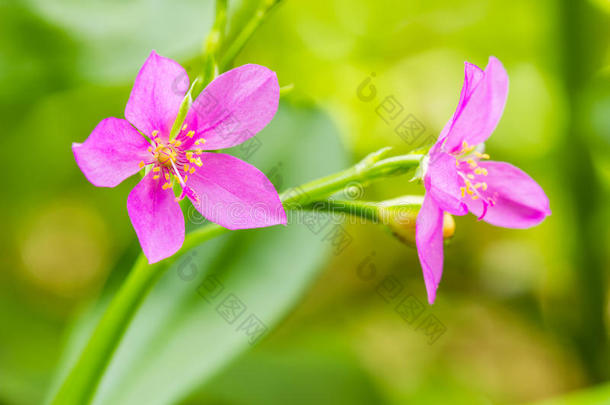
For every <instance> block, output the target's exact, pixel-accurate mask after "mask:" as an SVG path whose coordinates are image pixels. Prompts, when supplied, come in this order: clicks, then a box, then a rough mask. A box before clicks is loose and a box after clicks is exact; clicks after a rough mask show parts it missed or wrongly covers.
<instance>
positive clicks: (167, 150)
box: [154, 145, 178, 167]
mask: <svg viewBox="0 0 610 405" xmlns="http://www.w3.org/2000/svg"><path fill="white" fill-rule="evenodd" d="M159 146H160V148H159ZM159 146H157V149H156V151H155V153H154V155H155V158H156V159H157V161H158V162H159V164H160V165H162V166H166V167H171V165H172V163H175V162H176V156H177V155H178V153H176V151H175V150H174V148H173V147H171V146H163V145H159Z"/></svg>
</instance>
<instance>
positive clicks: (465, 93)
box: [435, 62, 484, 146]
mask: <svg viewBox="0 0 610 405" xmlns="http://www.w3.org/2000/svg"><path fill="white" fill-rule="evenodd" d="M483 76H484V72H483V70H482V69H481V68H480V67H478V66H477V65H473V64H472V63H468V62H464V83H463V84H462V92H461V93H460V101H459V102H458V105H457V108H456V109H455V112H454V113H453V116H452V117H451V119H449V121H447V124H445V126H444V127H443V130H442V131H441V134H440V135H439V137H438V139H439V141H438V142H437V144H438V146H440V145H441V144H442V142H443V141H444V140H445V138H446V137H447V135H448V134H449V130H450V129H451V128H452V127H453V124H454V122H455V120H456V119H457V118H458V117H459V116H460V114H461V113H462V111H463V110H464V106H465V105H466V103H467V102H468V100H469V99H470V95H471V94H472V92H473V90H474V89H475V88H476V86H477V84H479V81H480V80H481V78H483ZM435 146H437V145H435Z"/></svg>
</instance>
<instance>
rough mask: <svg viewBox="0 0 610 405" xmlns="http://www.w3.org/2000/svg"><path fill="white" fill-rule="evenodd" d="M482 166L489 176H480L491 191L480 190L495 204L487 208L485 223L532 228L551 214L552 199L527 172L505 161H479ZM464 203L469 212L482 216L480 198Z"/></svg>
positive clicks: (505, 226) (482, 208)
mask: <svg viewBox="0 0 610 405" xmlns="http://www.w3.org/2000/svg"><path fill="white" fill-rule="evenodd" d="M479 167H482V168H484V169H487V173H488V174H487V176H485V177H483V176H481V177H480V180H481V181H485V182H486V183H487V187H488V188H487V190H486V191H481V189H479V191H480V192H481V193H482V195H483V197H485V198H491V199H492V200H494V201H495V203H494V205H492V206H488V207H487V212H486V213H485V216H484V217H483V218H482V219H483V220H484V221H486V222H488V223H490V224H492V225H496V226H501V227H504V228H529V227H532V226H534V225H538V224H539V223H540V222H542V221H543V220H544V218H546V217H547V216H548V215H551V209H550V208H549V199H548V198H547V196H546V194H545V193H544V191H543V190H542V188H541V187H540V186H539V185H538V183H536V182H535V181H534V180H533V179H532V178H531V177H530V176H529V175H527V173H525V172H524V171H522V170H521V169H519V168H517V167H515V166H513V165H511V164H508V163H504V162H479ZM465 202H466V204H467V205H468V209H469V210H470V212H472V213H473V214H475V215H476V216H481V214H483V210H484V207H483V203H482V202H481V200H480V199H477V200H471V199H469V198H466V199H465Z"/></svg>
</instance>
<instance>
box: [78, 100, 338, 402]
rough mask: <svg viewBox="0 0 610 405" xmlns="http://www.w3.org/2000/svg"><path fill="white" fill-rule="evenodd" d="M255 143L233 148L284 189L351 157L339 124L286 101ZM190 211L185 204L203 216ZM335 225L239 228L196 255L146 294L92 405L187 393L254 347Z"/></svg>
mask: <svg viewBox="0 0 610 405" xmlns="http://www.w3.org/2000/svg"><path fill="white" fill-rule="evenodd" d="M248 142H254V143H253V145H254V146H256V145H258V148H257V149H256V150H255V151H254V152H252V150H253V149H254V147H253V146H252V145H251V146H248V145H246V147H244V148H240V147H239V146H238V147H236V148H233V149H232V150H230V151H229V152H231V153H234V154H235V155H236V156H239V157H242V158H243V157H244V156H245V155H246V154H250V153H252V155H251V156H250V158H249V159H247V160H248V161H250V162H251V163H253V164H254V165H256V166H257V167H258V168H259V169H261V170H262V171H263V172H265V173H267V174H268V175H269V177H270V178H271V180H272V181H274V182H275V183H276V186H278V188H286V187H287V186H290V185H296V184H300V183H302V182H305V181H307V180H309V179H312V178H316V177H319V176H322V175H324V174H328V173H331V172H333V171H336V170H338V169H340V168H342V167H344V166H345V164H346V162H345V157H344V154H343V151H342V148H341V146H340V143H339V141H338V138H337V137H336V130H335V128H334V126H333V125H332V123H331V122H330V121H329V119H328V118H327V117H325V116H324V115H322V114H321V113H320V112H317V111H314V110H311V109H296V108H291V107H288V106H286V105H281V106H280V112H279V113H278V115H277V116H276V118H275V119H274V121H273V122H272V123H271V124H270V125H269V127H268V128H267V129H265V130H264V131H263V132H262V133H261V134H259V135H258V136H257V137H255V138H254V140H251V141H248ZM271 172H274V173H275V174H273V175H272V174H271ZM191 214H193V210H187V217H189V216H190V217H192V219H193V220H194V222H199V221H198V219H199V218H200V217H199V216H192V215H191ZM191 226H200V225H199V224H196V225H193V224H191ZM333 226H334V224H332V223H330V224H329V225H328V227H327V228H326V229H325V230H322V231H321V232H319V233H314V232H312V231H311V230H310V229H309V228H308V227H307V226H305V225H302V224H292V225H289V226H288V227H284V226H276V227H273V228H268V229H260V230H248V231H240V232H233V233H231V234H229V235H225V236H224V237H222V238H219V239H216V240H213V241H211V242H209V243H207V244H205V245H203V246H202V247H200V248H198V249H195V250H194V251H193V252H190V253H188V254H187V255H186V256H185V258H184V259H183V260H182V261H181V262H179V263H177V264H176V265H175V266H173V267H172V268H170V269H169V270H168V271H167V273H166V274H165V275H164V276H163V278H162V279H161V280H160V281H159V283H158V284H157V285H156V286H155V288H154V289H153V291H152V292H151V294H150V295H149V296H148V297H147V298H146V300H145V302H144V303H143V305H142V307H141V309H140V310H139V312H138V313H137V314H136V316H135V318H134V320H133V321H132V324H131V325H130V327H129V329H128V330H127V332H126V334H125V336H124V338H123V340H122V342H121V343H120V345H119V348H118V349H117V351H116V353H115V355H114V357H113V359H112V360H111V362H110V365H109V367H108V369H107V370H106V373H105V375H104V376H103V378H102V381H101V384H100V386H99V388H98V391H97V393H96V395H95V398H94V401H93V403H94V404H133V403H146V404H167V403H174V402H176V401H178V400H180V399H181V398H184V397H185V396H187V395H188V394H189V393H191V392H192V391H193V390H195V389H196V388H197V387H199V386H200V385H201V384H202V383H204V382H205V381H206V380H207V379H209V378H210V377H212V376H214V375H215V374H216V373H218V372H219V371H220V370H221V369H223V368H224V367H225V366H226V365H227V364H228V363H229V362H230V361H231V360H233V359H234V358H235V357H236V356H237V355H238V354H240V353H242V352H243V351H245V350H248V349H249V348H250V347H252V340H254V337H253V336H249V335H248V333H247V332H252V330H251V329H248V328H247V326H248V325H251V322H260V325H262V327H263V328H266V332H265V334H263V338H264V335H266V334H267V333H269V331H270V330H271V328H272V327H273V326H274V325H276V324H277V323H278V322H279V321H280V320H281V319H282V317H283V316H284V315H286V313H287V312H288V311H289V310H290V309H291V308H292V307H293V306H294V305H295V304H296V303H297V302H298V300H299V298H300V297H301V295H302V294H303V293H304V291H305V290H306V288H307V287H308V285H309V284H310V282H311V281H312V279H313V278H314V277H315V275H316V273H317V270H318V268H319V267H320V264H321V262H322V261H323V260H324V258H325V256H326V254H327V252H328V248H330V247H331V246H330V243H329V242H328V241H325V240H324V236H325V235H326V233H328V231H330V230H331V228H332V227H333ZM210 276H212V278H210ZM202 283H204V285H205V286H210V285H217V286H221V287H218V288H219V289H220V290H219V292H218V295H217V296H213V297H212V296H209V294H208V296H207V298H208V299H206V298H204V297H202V296H201V295H200V292H201V291H205V287H204V288H203V289H202V288H201V285H202ZM204 295H205V294H204ZM224 300H231V302H233V303H239V304H240V308H243V313H240V314H239V317H237V318H236V319H235V320H232V319H229V320H226V319H225V317H223V316H222V314H225V315H226V314H228V312H223V310H225V309H226V305H222V303H223V302H224V303H225V304H226V303H228V302H229V301H224ZM219 305H220V307H219ZM84 321H86V320H84ZM231 321H232V322H231ZM246 321H249V323H244V322H246ZM254 336H257V335H256V334H254ZM75 340H78V339H75ZM69 351H70V350H68V352H69Z"/></svg>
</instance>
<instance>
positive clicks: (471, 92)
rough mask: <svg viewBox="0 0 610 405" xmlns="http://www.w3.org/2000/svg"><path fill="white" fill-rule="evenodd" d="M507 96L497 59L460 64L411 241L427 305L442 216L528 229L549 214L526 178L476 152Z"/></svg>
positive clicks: (439, 254)
mask: <svg viewBox="0 0 610 405" xmlns="http://www.w3.org/2000/svg"><path fill="white" fill-rule="evenodd" d="M507 94H508V76H507V75H506V71H505V70H504V67H503V66H502V64H501V63H500V61H499V60H498V59H496V58H494V57H490V58H489V63H488V65H487V67H486V68H485V70H481V69H480V68H479V67H477V66H475V65H473V64H470V63H466V67H465V77H464V84H463V86H462V93H461V95H460V100H459V102H458V106H457V109H456V111H455V113H454V114H453V117H452V118H451V119H450V120H449V122H448V123H447V125H445V128H444V129H443V131H442V132H441V134H440V136H439V139H438V141H437V142H436V144H435V145H434V146H433V147H432V148H431V149H430V153H429V161H428V167H427V170H426V172H425V175H424V186H425V188H426V195H425V197H424V202H423V204H422V208H421V210H420V212H419V214H418V216H417V221H416V234H415V240H416V244H417V252H418V255H419V260H420V262H421V266H422V269H423V273H424V280H425V282H426V290H427V292H428V301H429V302H430V303H431V304H432V303H433V302H434V299H435V297H436V289H437V288H438V284H439V282H440V280H441V275H442V273H443V212H448V213H450V214H453V215H465V214H466V213H468V212H471V213H473V214H475V215H476V216H477V217H478V219H480V220H484V221H486V222H488V223H490V224H492V225H496V226H501V227H504V228H529V227H531V226H534V225H537V224H539V223H540V222H542V221H543V220H544V218H545V217H546V216H548V215H550V214H551V210H550V208H549V200H548V198H547V196H546V195H545V193H544V191H543V190H542V188H540V186H539V185H538V184H537V183H536V182H535V181H534V180H533V179H532V178H531V177H530V176H528V175H527V174H526V173H525V172H523V171H522V170H520V169H518V168H517V167H515V166H512V165H510V164H508V163H504V162H493V161H487V160H486V159H489V156H488V155H486V154H484V153H482V152H483V151H482V149H481V148H478V147H477V145H479V144H481V143H483V142H484V141H485V140H486V139H487V138H488V137H489V136H490V135H491V134H492V132H493V131H494V129H495V128H496V125H497V124H498V121H499V120H500V117H501V116H502V112H503V111H504V105H505V103H506V96H507Z"/></svg>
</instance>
